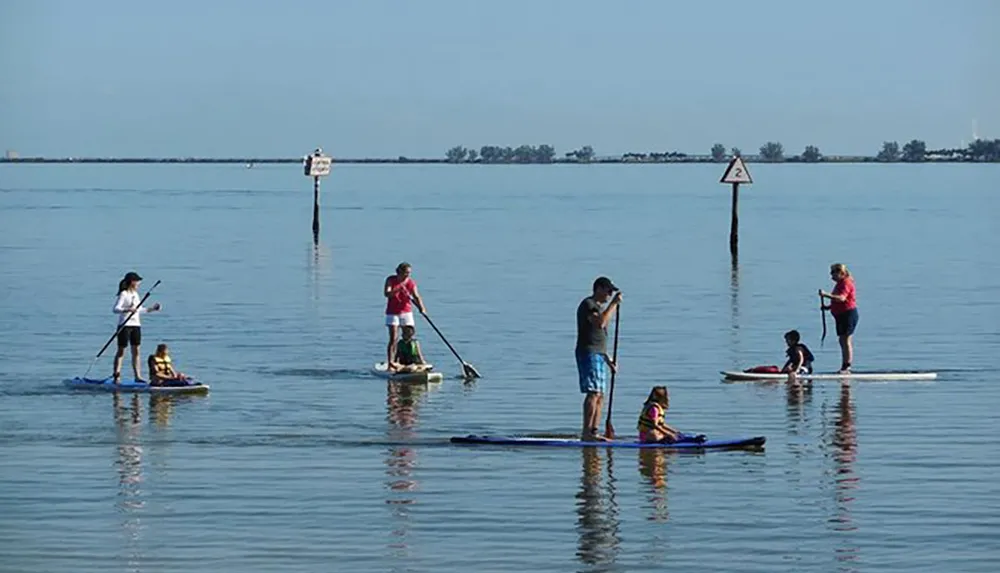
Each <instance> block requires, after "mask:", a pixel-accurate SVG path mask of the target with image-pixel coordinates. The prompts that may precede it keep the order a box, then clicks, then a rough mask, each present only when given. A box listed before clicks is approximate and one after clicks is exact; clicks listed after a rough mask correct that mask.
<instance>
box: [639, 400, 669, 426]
mask: <svg viewBox="0 0 1000 573" xmlns="http://www.w3.org/2000/svg"><path fill="white" fill-rule="evenodd" d="M653 406H656V407H657V408H659V409H660V414H659V416H657V417H656V418H653V416H652V410H653ZM666 413H667V412H666V408H664V407H663V404H658V403H656V402H646V403H645V404H644V405H643V406H642V413H641V414H639V424H638V426H637V429H639V430H640V431H641V430H655V429H656V427H657V426H658V425H659V426H662V425H664V424H666V421H665V419H666Z"/></svg>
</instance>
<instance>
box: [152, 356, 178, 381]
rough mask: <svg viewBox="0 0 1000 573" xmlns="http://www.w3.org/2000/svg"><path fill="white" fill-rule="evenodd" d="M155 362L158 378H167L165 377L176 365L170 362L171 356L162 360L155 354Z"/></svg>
mask: <svg viewBox="0 0 1000 573" xmlns="http://www.w3.org/2000/svg"><path fill="white" fill-rule="evenodd" d="M153 362H154V363H155V364H156V375H157V376H165V375H167V373H168V372H170V369H172V368H173V366H174V363H173V361H172V360H170V357H169V356H165V357H162V358H161V357H159V356H157V355H155V354H154V355H153Z"/></svg>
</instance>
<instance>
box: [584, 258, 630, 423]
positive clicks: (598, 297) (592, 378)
mask: <svg viewBox="0 0 1000 573" xmlns="http://www.w3.org/2000/svg"><path fill="white" fill-rule="evenodd" d="M612 294H613V295H614V297H613V298H612ZM608 299H611V302H609V303H608V305H607V306H606V307H604V308H603V309H602V308H601V305H602V304H604V303H605V302H607V301H608ZM621 300H622V293H621V291H620V290H618V287H616V286H615V285H614V283H612V282H611V279H609V278H608V277H598V279H597V280H595V281H594V292H593V294H592V295H590V296H588V297H587V298H585V299H583V300H582V301H581V302H580V305H579V306H578V307H577V308H576V369H577V372H578V373H579V375H580V393H581V394H586V398H584V400H583V433H582V436H581V437H580V439H581V440H584V441H598V440H604V437H602V436H601V435H600V432H599V431H598V425H599V424H600V420H601V408H602V407H603V405H604V390H605V387H606V385H607V380H608V376H609V369H617V367H618V365H617V364H615V363H614V360H612V359H611V357H610V356H608V322H609V321H610V320H611V314H612V312H613V311H614V310H615V309H616V308H618V305H619V304H620V303H621Z"/></svg>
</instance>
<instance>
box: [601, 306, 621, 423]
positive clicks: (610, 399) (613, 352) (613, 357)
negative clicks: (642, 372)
mask: <svg viewBox="0 0 1000 573" xmlns="http://www.w3.org/2000/svg"><path fill="white" fill-rule="evenodd" d="M621 316H622V315H621V305H619V306H616V307H615V342H614V346H613V347H612V350H611V361H612V362H614V364H615V367H614V368H612V369H611V388H610V391H609V392H608V417H607V419H605V421H604V435H605V437H606V438H608V439H614V437H615V427H614V426H612V425H611V405H612V403H613V402H614V399H615V371H616V370H617V369H618V322H619V320H620V319H621Z"/></svg>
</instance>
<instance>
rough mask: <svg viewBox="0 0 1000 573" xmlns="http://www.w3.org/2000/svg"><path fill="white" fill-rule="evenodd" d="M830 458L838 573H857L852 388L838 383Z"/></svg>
mask: <svg viewBox="0 0 1000 573" xmlns="http://www.w3.org/2000/svg"><path fill="white" fill-rule="evenodd" d="M835 414H836V417H835V419H834V432H833V440H832V445H833V449H832V457H833V461H834V499H835V500H836V514H835V515H834V517H832V518H831V519H830V523H831V525H832V527H833V530H834V531H837V532H841V533H842V534H843V535H842V536H841V537H840V538H839V542H840V544H839V546H838V547H837V549H836V558H837V561H838V562H839V563H840V566H841V571H856V570H857V567H856V566H857V564H858V560H859V555H858V547H857V544H856V543H854V541H853V535H855V534H856V532H857V530H858V526H857V524H855V523H854V519H853V517H852V514H851V506H852V505H853V502H854V490H855V489H857V488H858V486H859V485H860V478H859V477H858V476H857V475H856V474H855V473H854V462H855V461H857V452H858V434H857V428H856V426H855V408H854V402H853V400H852V397H851V385H850V384H841V386H840V399H839V400H838V401H837V405H836V407H835Z"/></svg>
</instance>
